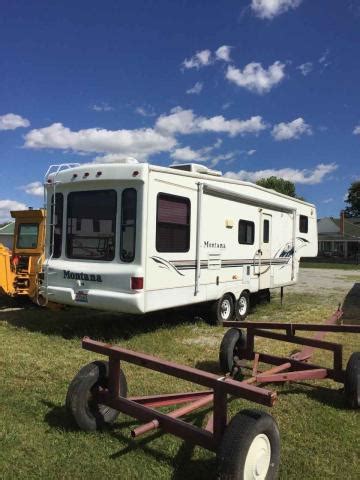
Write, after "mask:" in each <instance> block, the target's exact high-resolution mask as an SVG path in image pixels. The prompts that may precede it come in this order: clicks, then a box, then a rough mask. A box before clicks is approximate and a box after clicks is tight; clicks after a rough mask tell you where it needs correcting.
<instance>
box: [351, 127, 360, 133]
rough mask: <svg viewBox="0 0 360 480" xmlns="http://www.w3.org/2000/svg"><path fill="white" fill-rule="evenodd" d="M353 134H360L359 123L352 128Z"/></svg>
mask: <svg viewBox="0 0 360 480" xmlns="http://www.w3.org/2000/svg"><path fill="white" fill-rule="evenodd" d="M353 134H354V135H360V125H357V126H356V127H355V128H354V130H353Z"/></svg>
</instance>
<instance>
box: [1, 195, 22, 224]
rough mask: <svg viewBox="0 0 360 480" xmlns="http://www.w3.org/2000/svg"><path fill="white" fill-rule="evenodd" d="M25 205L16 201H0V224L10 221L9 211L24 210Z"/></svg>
mask: <svg viewBox="0 0 360 480" xmlns="http://www.w3.org/2000/svg"><path fill="white" fill-rule="evenodd" d="M25 209H26V205H25V204H24V203H21V202H17V201H16V200H0V222H6V221H8V220H9V221H10V220H11V216H10V210H25Z"/></svg>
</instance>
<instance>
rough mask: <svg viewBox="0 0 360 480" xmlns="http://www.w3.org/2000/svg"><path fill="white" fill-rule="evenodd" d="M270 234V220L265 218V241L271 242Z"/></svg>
mask: <svg viewBox="0 0 360 480" xmlns="http://www.w3.org/2000/svg"><path fill="white" fill-rule="evenodd" d="M269 234H270V222H269V220H264V228H263V243H269Z"/></svg>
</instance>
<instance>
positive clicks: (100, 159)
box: [93, 153, 139, 164]
mask: <svg viewBox="0 0 360 480" xmlns="http://www.w3.org/2000/svg"><path fill="white" fill-rule="evenodd" d="M93 163H128V164H133V163H139V162H138V161H137V160H136V158H134V157H124V155H119V154H118V153H108V154H107V155H99V156H97V157H95V158H94V161H93Z"/></svg>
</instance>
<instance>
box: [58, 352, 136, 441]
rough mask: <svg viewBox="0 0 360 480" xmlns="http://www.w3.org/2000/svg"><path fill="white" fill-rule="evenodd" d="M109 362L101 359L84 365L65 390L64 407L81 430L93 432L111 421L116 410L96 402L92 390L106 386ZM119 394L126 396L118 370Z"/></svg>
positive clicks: (125, 384) (124, 382)
mask: <svg viewBox="0 0 360 480" xmlns="http://www.w3.org/2000/svg"><path fill="white" fill-rule="evenodd" d="M108 378H109V364H108V362H104V361H101V360H98V361H95V362H91V363H89V364H87V365H85V366H84V367H83V368H82V369H81V370H80V371H79V372H78V374H77V375H76V376H75V377H74V379H73V380H72V382H71V383H70V386H69V388H68V391H67V395H66V408H67V410H68V412H69V413H70V414H71V415H72V416H73V418H74V420H75V422H76V424H77V425H78V427H79V428H80V429H81V430H84V431H87V432H93V431H95V430H101V429H102V428H104V427H105V426H106V425H109V424H111V423H113V422H114V421H115V420H116V418H117V416H118V415H119V412H118V410H115V409H113V408H110V407H108V406H106V405H102V404H99V403H96V401H95V399H94V397H93V392H94V390H95V389H98V388H107V386H108ZM120 396H122V397H126V396H127V383H126V378H125V375H124V372H123V371H122V370H120Z"/></svg>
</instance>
